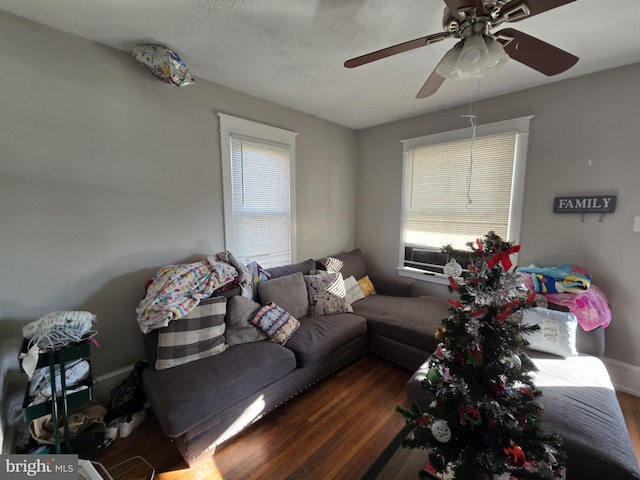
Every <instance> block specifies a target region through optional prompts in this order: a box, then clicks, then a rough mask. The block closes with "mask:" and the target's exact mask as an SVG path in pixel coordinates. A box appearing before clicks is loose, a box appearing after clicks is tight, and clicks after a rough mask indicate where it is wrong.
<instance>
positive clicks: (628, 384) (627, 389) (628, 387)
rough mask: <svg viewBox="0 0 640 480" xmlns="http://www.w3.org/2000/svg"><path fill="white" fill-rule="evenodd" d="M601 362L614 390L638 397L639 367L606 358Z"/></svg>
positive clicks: (639, 383)
mask: <svg viewBox="0 0 640 480" xmlns="http://www.w3.org/2000/svg"><path fill="white" fill-rule="evenodd" d="M602 361H603V362H604V364H605V366H606V367H607V371H608V372H609V375H610V376H611V383H613V386H614V387H615V389H616V390H620V391H621V392H624V393H628V394H630V395H634V396H636V397H640V367H637V366H636V365H631V364H629V363H624V362H620V361H618V360H614V359H612V358H607V357H604V358H603V359H602Z"/></svg>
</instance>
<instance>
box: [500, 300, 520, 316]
mask: <svg viewBox="0 0 640 480" xmlns="http://www.w3.org/2000/svg"><path fill="white" fill-rule="evenodd" d="M519 304H520V300H513V301H511V302H509V303H508V304H507V305H506V306H505V308H504V310H502V312H500V314H499V315H498V316H497V317H496V320H505V319H506V318H507V317H508V316H509V315H511V313H512V312H513V309H514V308H516V307H517V306H518V305H519Z"/></svg>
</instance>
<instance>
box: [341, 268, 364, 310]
mask: <svg viewBox="0 0 640 480" xmlns="http://www.w3.org/2000/svg"><path fill="white" fill-rule="evenodd" d="M344 289H345V291H346V295H345V297H346V299H347V302H348V303H349V305H351V304H352V303H353V302H356V301H358V300H362V299H363V298H364V293H362V289H361V288H360V284H358V282H357V281H356V278H355V277H354V276H353V275H351V276H350V277H347V278H345V279H344Z"/></svg>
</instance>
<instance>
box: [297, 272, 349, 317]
mask: <svg viewBox="0 0 640 480" xmlns="http://www.w3.org/2000/svg"><path fill="white" fill-rule="evenodd" d="M304 281H305V283H306V285H307V293H308V298H309V316H310V317H317V316H320V315H331V314H334V313H343V312H353V309H352V308H351V305H350V304H349V302H347V299H346V290H345V288H344V280H343V279H342V275H341V274H340V273H336V272H323V271H317V273H315V274H314V275H305V276H304Z"/></svg>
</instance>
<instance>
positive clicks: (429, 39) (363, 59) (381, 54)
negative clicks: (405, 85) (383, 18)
mask: <svg viewBox="0 0 640 480" xmlns="http://www.w3.org/2000/svg"><path fill="white" fill-rule="evenodd" d="M452 35H453V34H452V33H450V32H440V33H434V34H433V35H427V36H426V37H420V38H416V39H415V40H409V41H408V42H404V43H399V44H398V45H393V46H391V47H387V48H383V49H382V50H376V51H375V52H371V53H367V54H366V55H361V56H359V57H356V58H352V59H351V60H347V61H346V62H344V66H345V67H347V68H353V67H359V66H360V65H364V64H366V63H371V62H375V61H376V60H381V59H383V58H387V57H390V56H391V55H396V54H398V53H403V52H408V51H409V50H413V49H415V48H419V47H424V46H425V45H429V44H431V43H435V42H439V41H440V40H444V39H445V38H448V37H450V36H452Z"/></svg>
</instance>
